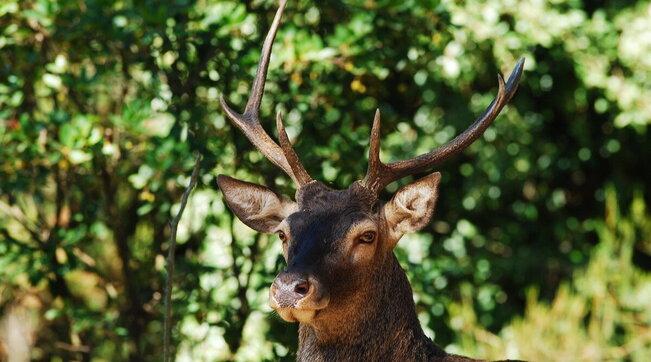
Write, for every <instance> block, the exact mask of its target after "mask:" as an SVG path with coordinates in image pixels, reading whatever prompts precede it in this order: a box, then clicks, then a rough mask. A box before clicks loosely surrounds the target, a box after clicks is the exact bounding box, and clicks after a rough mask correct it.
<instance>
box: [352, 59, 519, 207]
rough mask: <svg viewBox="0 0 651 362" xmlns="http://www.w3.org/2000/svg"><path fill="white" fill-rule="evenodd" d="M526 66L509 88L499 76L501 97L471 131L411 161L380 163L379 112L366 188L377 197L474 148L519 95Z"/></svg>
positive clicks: (515, 71) (513, 76) (514, 75)
mask: <svg viewBox="0 0 651 362" xmlns="http://www.w3.org/2000/svg"><path fill="white" fill-rule="evenodd" d="M523 66H524V58H522V59H520V60H519V61H518V63H517V64H516V65H515V67H514V68H513V71H512V72H511V75H510V76H509V80H508V81H507V82H506V84H504V79H503V78H502V76H501V75H500V74H498V76H497V81H498V87H499V88H498V91H497V97H495V99H494V100H493V102H492V103H491V104H490V106H488V108H486V110H485V111H484V113H483V114H482V115H481V116H480V117H479V118H477V120H476V121H475V122H474V123H473V124H472V125H470V127H468V129H466V130H465V131H464V132H463V133H461V134H460V135H458V136H457V137H455V138H454V139H453V140H452V141H450V142H448V143H446V144H445V145H443V146H441V147H439V148H437V149H435V150H433V151H431V152H429V153H425V154H422V155H420V156H418V157H415V158H412V159H410V160H404V161H396V162H392V163H389V164H384V163H382V162H381V161H380V110H379V109H378V110H377V111H376V112H375V119H374V120H373V128H372V130H371V142H370V143H371V144H370V149H369V157H368V170H367V171H366V177H364V179H363V180H362V181H361V182H362V185H364V187H366V188H367V189H369V190H371V191H373V192H374V193H375V194H376V195H377V194H378V193H379V192H380V191H381V190H382V189H383V188H384V187H385V186H386V185H388V184H390V183H391V182H393V181H396V180H398V179H401V178H403V177H405V176H408V175H413V174H415V173H418V172H422V171H425V170H427V169H430V168H432V167H434V166H437V165H439V164H441V163H443V162H444V161H446V160H448V159H449V158H451V157H453V156H454V155H456V154H458V153H459V152H461V151H463V150H464V149H465V148H466V147H468V146H470V144H471V143H473V142H474V141H475V140H476V139H477V138H479V136H481V135H482V134H483V133H484V131H485V130H486V128H488V126H490V125H491V123H493V120H495V118H496V117H497V116H498V115H499V113H500V111H501V110H502V108H504V106H505V105H506V104H507V103H508V102H509V101H510V100H511V98H512V97H513V95H514V94H515V91H516V90H517V89H518V82H519V81H520V76H521V75H522V69H523Z"/></svg>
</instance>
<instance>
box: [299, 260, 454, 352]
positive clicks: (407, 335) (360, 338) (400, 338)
mask: <svg viewBox="0 0 651 362" xmlns="http://www.w3.org/2000/svg"><path fill="white" fill-rule="evenodd" d="M389 258H390V260H389V261H388V262H387V263H385V265H386V267H385V268H386V269H385V270H379V271H377V273H376V274H375V275H374V279H376V280H374V281H373V282H372V283H371V284H373V285H375V286H376V287H374V288H368V291H367V293H364V294H361V293H360V294H356V295H354V296H353V297H352V298H350V299H348V300H346V301H343V302H342V303H345V305H340V306H335V307H334V308H333V309H334V310H336V313H334V315H332V316H330V315H329V316H328V317H327V318H322V319H318V320H317V321H315V322H314V323H310V324H305V323H301V325H300V326H299V352H298V353H299V356H298V360H299V361H332V360H397V359H400V358H403V360H405V359H404V357H407V356H412V357H413V358H414V359H422V358H423V357H436V356H444V355H445V352H444V351H443V350H442V349H440V348H439V347H437V346H436V345H434V344H433V343H432V342H431V340H430V339H429V338H428V337H427V336H425V334H424V333H423V330H422V328H421V327H420V323H419V322H418V318H417V316H416V310H415V306H414V302H413V299H412V290H411V286H410V285H409V281H408V280H407V276H406V275H405V272H404V270H402V268H401V267H400V264H399V263H398V260H397V259H396V257H395V256H394V255H393V254H391V255H390V256H389ZM351 299H352V300H351ZM409 359H411V358H409Z"/></svg>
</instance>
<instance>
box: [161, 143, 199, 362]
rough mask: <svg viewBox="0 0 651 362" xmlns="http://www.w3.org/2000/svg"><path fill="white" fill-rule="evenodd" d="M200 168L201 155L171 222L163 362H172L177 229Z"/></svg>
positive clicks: (195, 161) (196, 160) (195, 162)
mask: <svg viewBox="0 0 651 362" xmlns="http://www.w3.org/2000/svg"><path fill="white" fill-rule="evenodd" d="M200 166H201V154H197V157H196V158H195V160H194V169H193V171H192V177H191V178H190V184H189V185H188V187H186V188H185V192H184V193H183V197H182V198H181V207H180V208H179V212H178V213H177V214H176V216H175V217H174V219H172V221H171V222H170V245H169V249H168V251H167V268H166V269H167V279H166V281H165V300H164V304H165V314H164V317H163V362H168V361H169V360H170V336H171V330H172V321H171V319H172V275H173V274H174V249H175V247H176V229H177V228H178V226H179V221H181V216H182V215H183V211H184V210H185V205H186V204H187V203H188V197H189V196H190V193H191V192H192V189H194V187H195V186H196V184H197V179H198V178H199V168H200Z"/></svg>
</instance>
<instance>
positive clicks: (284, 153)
mask: <svg viewBox="0 0 651 362" xmlns="http://www.w3.org/2000/svg"><path fill="white" fill-rule="evenodd" d="M286 5H287V0H282V1H281V2H280V7H279V8H278V11H276V15H275V16H274V20H273V23H272V24H271V28H270V29H269V33H267V37H266V38H265V40H264V44H263V46H262V54H261V55H260V62H259V63H258V69H257V70H256V73H255V78H254V80H253V85H252V86H251V94H250V95H249V100H248V101H247V102H246V108H244V113H242V114H239V113H237V112H235V111H234V110H233V109H232V108H231V107H230V106H229V105H228V104H227V103H226V100H225V99H224V96H223V95H222V96H221V97H220V99H219V101H220V103H221V105H222V108H223V109H224V111H225V112H226V115H227V116H228V118H229V119H230V120H231V121H232V122H233V124H235V126H237V128H239V129H240V130H241V131H242V133H244V135H245V136H246V138H248V139H249V141H251V143H253V145H254V146H255V147H256V148H257V149H258V150H260V152H262V154H264V155H265V157H267V158H268V159H269V161H271V162H272V163H273V164H275V165H276V166H278V167H280V168H281V169H282V170H283V171H285V173H286V174H287V175H288V176H289V177H291V178H292V180H293V181H294V182H295V183H296V185H297V186H299V187H300V186H303V185H305V184H307V183H309V182H311V181H312V178H311V177H310V175H309V174H308V173H307V171H306V170H305V167H303V165H302V164H301V162H300V160H299V159H298V157H297V156H296V153H295V152H294V150H293V149H292V145H291V143H290V142H289V139H287V135H286V134H285V131H284V128H283V127H282V120H281V119H280V114H278V119H277V123H278V133H279V137H280V140H281V141H280V144H281V146H282V147H281V146H278V144H277V143H276V142H274V141H273V140H272V139H271V137H269V135H268V134H267V132H265V130H264V128H262V125H261V124H260V118H259V112H260V102H261V101H262V94H263V93H264V84H265V81H266V78H267V70H268V69H269V58H270V57H271V48H272V46H273V42H274V39H275V38H276V33H277V32H278V27H279V25H280V18H281V17H282V15H283V11H284V10H285V6H286ZM283 137H284V138H283Z"/></svg>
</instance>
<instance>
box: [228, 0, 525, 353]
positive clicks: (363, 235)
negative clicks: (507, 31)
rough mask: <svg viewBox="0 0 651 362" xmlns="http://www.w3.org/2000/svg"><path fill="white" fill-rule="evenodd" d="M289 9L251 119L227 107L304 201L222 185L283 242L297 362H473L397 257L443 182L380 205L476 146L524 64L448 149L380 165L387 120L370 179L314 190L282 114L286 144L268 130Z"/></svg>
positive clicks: (425, 183) (375, 131)
mask: <svg viewBox="0 0 651 362" xmlns="http://www.w3.org/2000/svg"><path fill="white" fill-rule="evenodd" d="M286 3H287V1H286V0H283V1H281V4H280V7H279V9H278V11H277V12H276V15H275V17H274V20H273V23H272V25H271V29H270V30H269V33H268V34H267V36H266V38H265V41H264V45H263V48H262V54H261V57H260V61H259V64H258V68H257V72H256V75H255V79H254V80H253V85H252V89H251V94H250V96H249V99H248V101H247V104H246V108H245V110H244V113H242V114H239V113H237V112H236V111H234V110H233V109H232V108H231V107H230V106H229V105H228V104H227V103H226V101H225V99H224V98H223V97H222V98H221V99H220V101H221V105H222V107H223V109H224V111H225V113H226V115H227V116H228V118H229V119H230V120H231V121H232V122H233V123H234V124H235V126H237V127H238V128H239V129H240V130H241V131H242V132H243V133H244V134H245V135H246V137H247V138H248V139H249V140H250V141H251V142H252V143H253V145H255V146H256V148H257V149H258V150H259V151H260V152H262V153H263V154H264V155H265V157H266V158H268V159H269V160H270V161H271V162H272V163H274V164H275V165H276V166H278V167H280V168H281V169H282V170H283V171H284V172H285V173H286V174H287V175H288V176H289V177H290V178H291V179H292V180H293V182H294V183H295V184H296V186H297V190H296V194H295V199H296V201H292V200H290V199H288V198H286V197H284V196H281V195H279V194H277V193H276V192H274V191H272V190H270V189H268V188H266V187H263V186H260V185H256V184H252V183H249V182H244V181H239V180H236V179H233V178H231V177H228V176H224V175H219V176H218V179H217V183H218V185H219V188H220V189H221V190H222V192H223V193H224V197H225V199H226V202H227V204H228V206H229V207H230V208H231V210H233V212H234V213H235V215H237V217H238V218H239V219H240V220H242V222H243V223H244V224H246V225H248V226H249V227H251V228H253V229H254V230H256V231H258V232H261V233H269V234H273V233H275V234H278V237H279V238H280V240H281V241H282V247H283V255H284V257H285V260H286V262H287V268H286V269H285V270H284V271H282V272H281V273H280V274H278V275H277V276H276V278H275V280H274V282H273V284H272V285H271V288H270V292H269V304H270V305H271V307H272V308H273V309H274V310H275V311H276V312H277V313H278V314H279V315H280V317H281V318H283V319H284V320H286V321H288V322H299V337H298V338H299V349H298V360H299V361H349V360H350V361H352V360H356V361H424V360H431V361H471V360H472V359H469V358H466V357H461V356H456V355H449V354H447V353H446V352H445V351H444V350H443V349H442V348H440V347H439V346H437V345H436V344H434V343H433V342H432V341H431V340H430V339H429V338H428V337H427V336H426V335H425V334H424V333H423V330H422V328H421V327H420V324H419V322H418V319H417V316H416V310H415V306H414V302H413V299H412V290H411V286H410V284H409V281H408V280H407V276H406V274H405V272H404V270H403V269H402V268H401V267H400V264H399V263H398V260H397V259H396V256H395V255H394V253H393V249H394V247H395V246H396V244H397V243H398V240H400V238H401V237H402V236H403V235H404V234H407V233H412V232H416V231H418V230H420V229H422V228H423V227H424V226H426V225H427V224H428V223H429V222H430V219H431V218H432V214H433V212H434V205H435V203H436V200H437V198H438V194H439V182H440V180H441V174H440V173H439V172H434V173H432V174H429V175H428V176H425V177H423V178H420V179H418V180H416V181H414V182H412V183H410V184H408V185H406V186H404V187H402V188H401V189H400V190H398V191H397V192H396V193H395V194H394V195H393V197H392V198H391V200H390V201H389V202H383V201H380V200H379V199H378V195H379V193H380V191H382V190H383V188H384V187H385V186H387V185H388V184H389V183H391V182H393V181H395V180H398V179H400V178H403V177H406V176H408V175H413V174H415V173H420V172H424V171H427V170H429V169H431V168H433V167H435V166H437V165H439V164H441V163H442V162H443V161H445V160H447V159H449V158H450V157H452V156H454V155H456V154H458V153H459V152H461V151H462V150H463V149H465V148H466V147H468V146H469V145H470V144H471V143H472V142H474V141H475V140H476V139H477V138H478V137H479V136H480V135H481V134H482V133H483V132H484V131H485V130H486V128H487V127H488V126H489V125H490V124H491V123H492V122H493V120H494V119H495V118H496V117H497V115H498V114H499V113H500V111H501V110H502V108H503V107H504V106H505V105H506V104H507V103H508V102H509V100H510V99H511V97H513V95H514V93H515V91H516V89H517V86H518V82H519V79H520V75H521V74H522V68H523V64H524V59H521V60H520V61H519V62H518V63H517V65H516V66H515V68H514V70H513V72H512V73H511V75H510V77H509V79H508V81H507V82H506V83H505V82H504V80H503V79H502V77H501V76H499V75H498V87H499V88H498V93H497V97H496V98H495V99H494V100H493V102H492V103H491V104H490V106H489V107H488V108H487V109H486V110H485V111H484V113H483V114H482V115H481V116H480V117H479V118H478V119H477V120H476V121H475V122H474V123H473V124H472V125H471V126H470V127H469V128H468V129H467V130H465V131H464V132H463V133H461V134H459V135H458V136H457V137H456V138H454V139H453V140H452V141H450V142H449V143H447V144H445V145H443V146H441V147H438V148H436V149H435V150H433V151H431V152H429V153H426V154H423V155H420V156H418V157H415V158H413V159H410V160H405V161H397V162H392V163H389V164H385V163H382V162H381V161H380V157H379V151H380V112H379V110H378V111H376V113H375V119H374V121H373V127H372V130H371V139H370V151H369V163H368V169H367V172H366V176H365V177H364V178H363V179H362V180H359V181H355V182H354V183H353V184H352V185H350V187H348V189H346V190H334V189H331V188H329V187H327V186H326V185H324V184H323V183H321V182H319V181H316V180H313V179H312V178H311V177H310V175H309V174H308V172H307V171H306V169H305V167H303V165H302V164H301V162H300V161H299V158H298V156H297V155H296V153H295V151H294V150H293V148H292V145H291V143H290V141H289V138H288V137H287V134H286V132H285V129H284V127H283V122H282V118H281V114H280V112H279V113H278V114H277V116H276V125H277V128H278V139H279V143H276V142H275V141H273V140H272V138H271V137H270V136H269V135H268V134H267V132H265V130H264V129H263V128H262V126H261V124H260V119H259V108H260V102H261V100H262V94H263V92H264V86H265V80H266V77H267V69H268V67H269V58H270V55H271V48H272V44H273V41H274V38H275V36H276V32H277V30H278V27H279V23H280V18H281V16H282V14H283V11H284V9H285V5H286Z"/></svg>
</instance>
